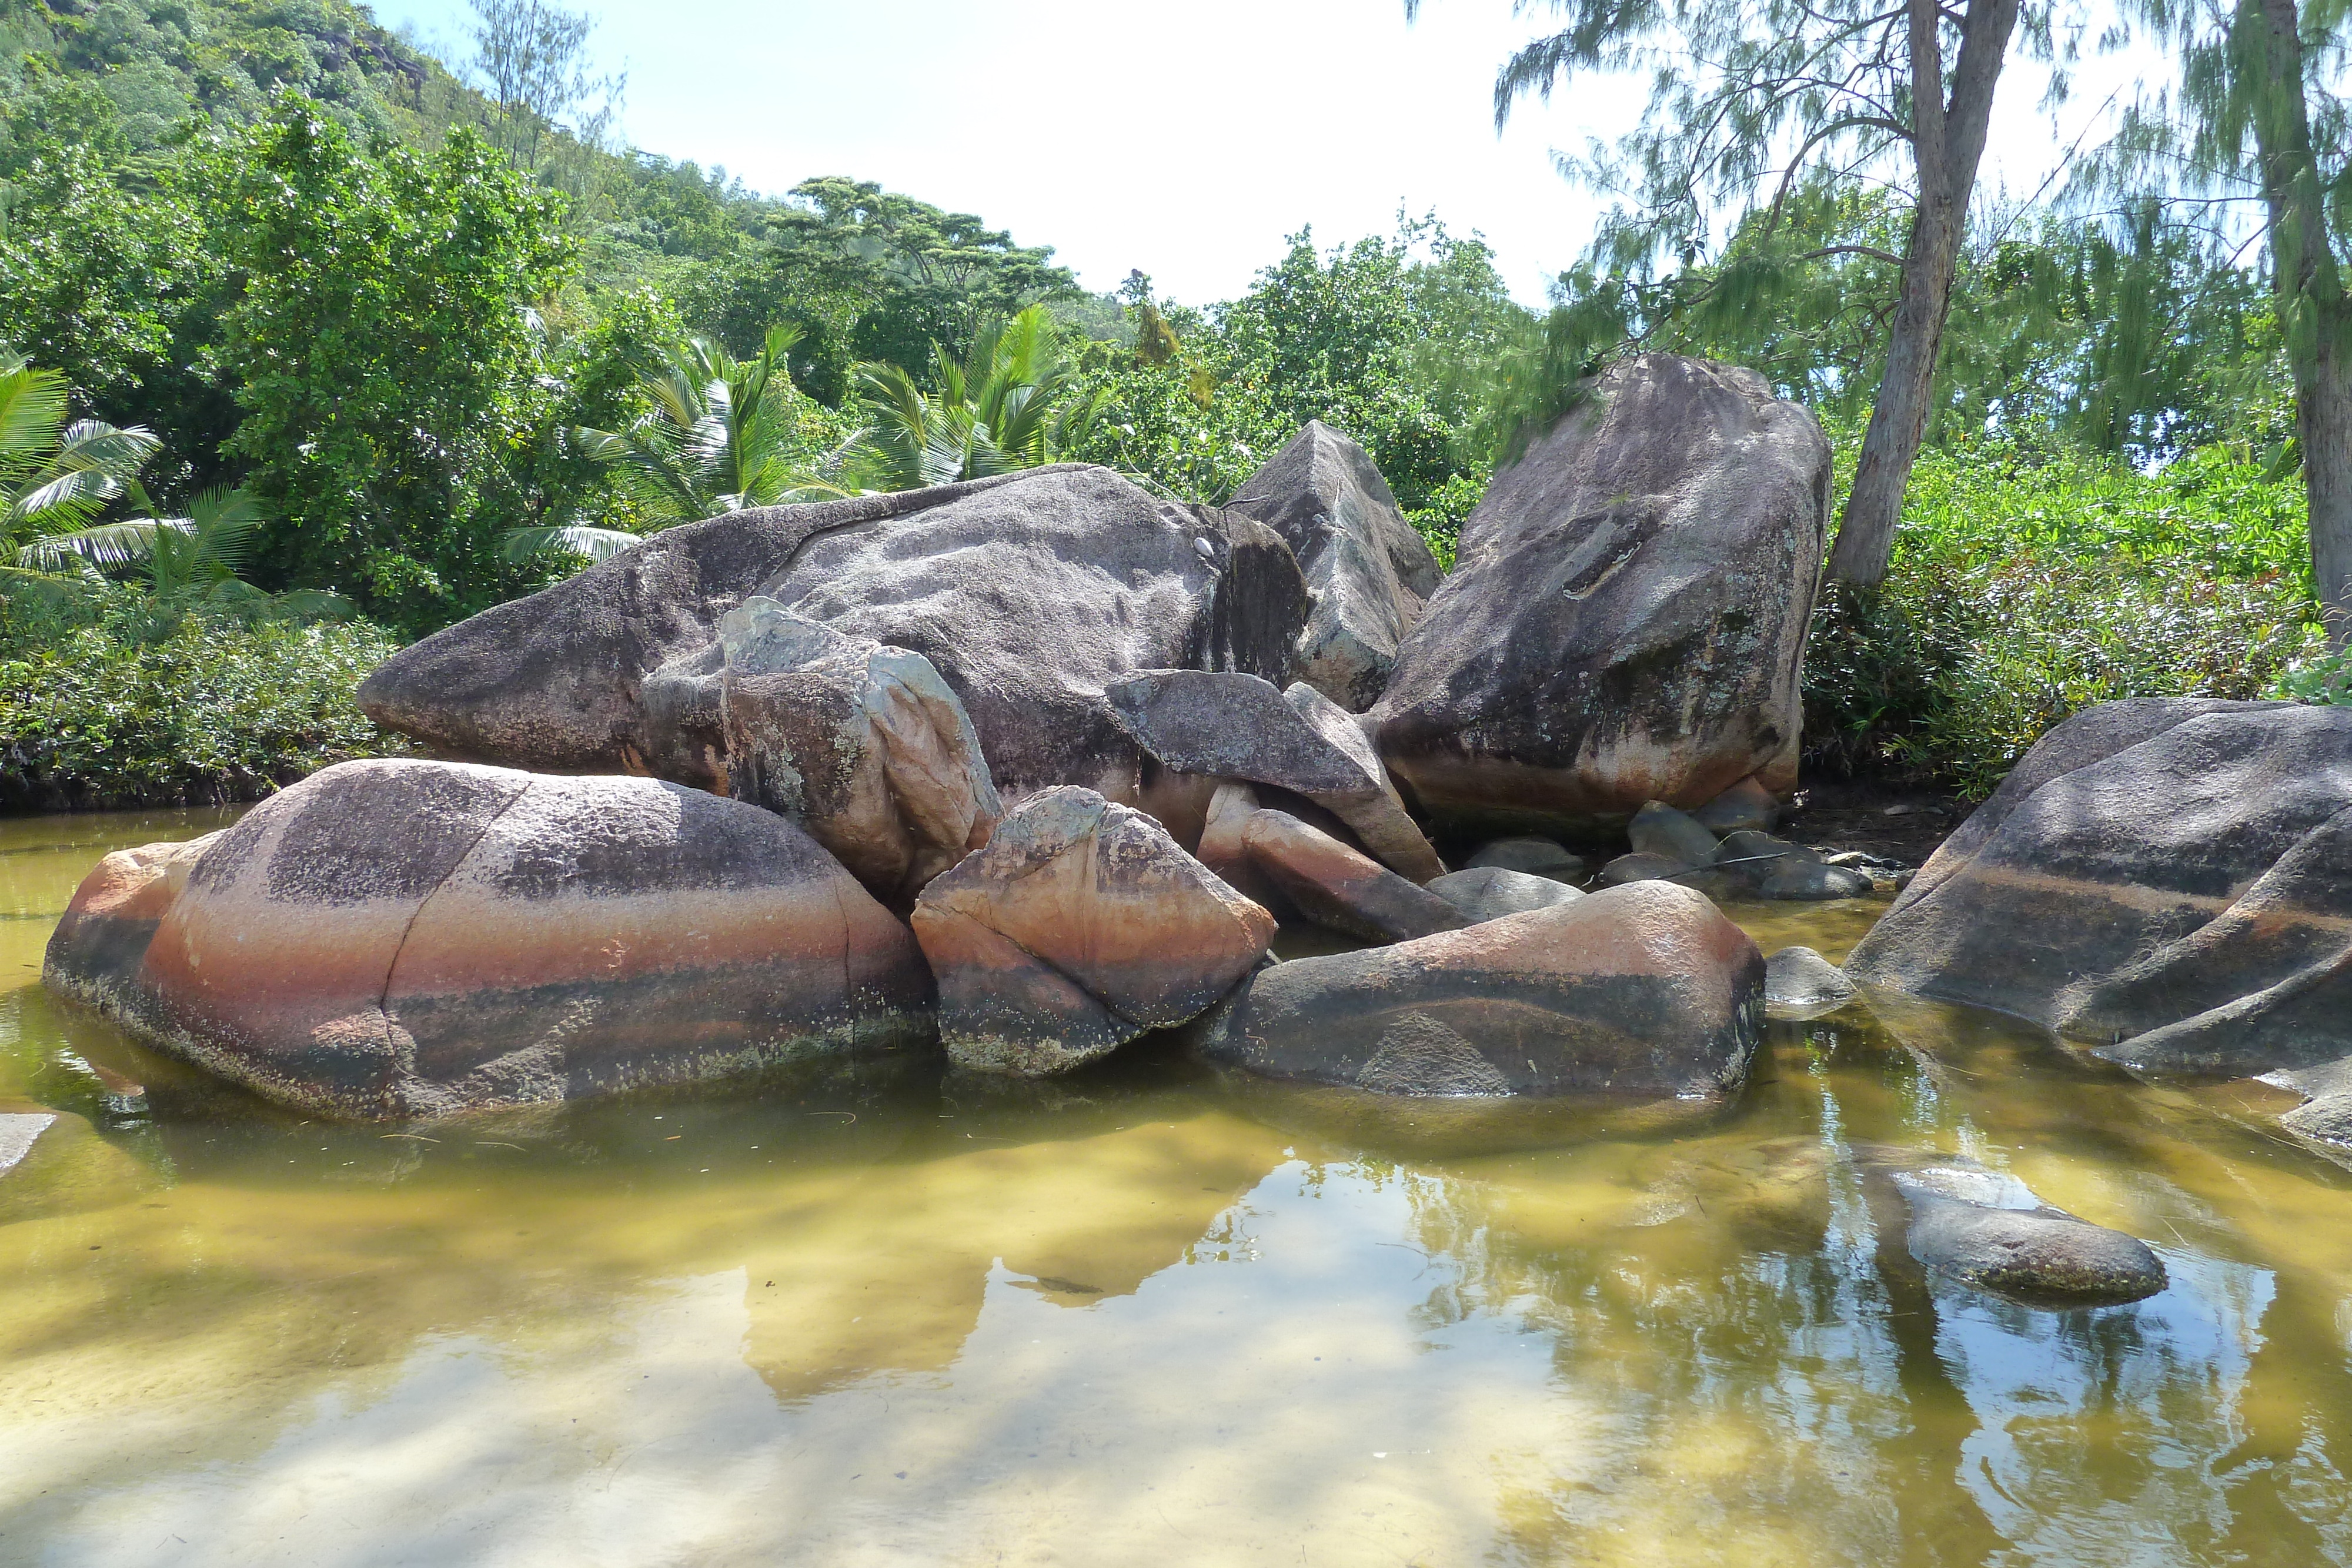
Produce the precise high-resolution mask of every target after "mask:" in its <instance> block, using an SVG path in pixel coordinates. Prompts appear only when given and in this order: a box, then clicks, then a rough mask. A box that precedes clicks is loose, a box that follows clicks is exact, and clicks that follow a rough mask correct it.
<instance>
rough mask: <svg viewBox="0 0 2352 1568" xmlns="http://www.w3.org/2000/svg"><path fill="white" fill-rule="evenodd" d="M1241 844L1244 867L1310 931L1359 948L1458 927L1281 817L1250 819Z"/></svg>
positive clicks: (1417, 891) (1420, 897)
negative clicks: (1326, 932)
mask: <svg viewBox="0 0 2352 1568" xmlns="http://www.w3.org/2000/svg"><path fill="white" fill-rule="evenodd" d="M1242 844H1243V848H1244V851H1245V852H1247V854H1248V856H1249V860H1250V863H1251V864H1252V865H1253V866H1255V867H1256V869H1257V870H1258V871H1259V872H1260V873H1263V874H1264V875H1265V878H1266V880H1267V881H1269V882H1271V883H1273V884H1274V885H1275V887H1276V889H1278V890H1279V891H1280V892H1281V894H1282V895H1283V896H1284V897H1285V898H1286V899H1287V900H1288V901H1289V902H1290V904H1293V905H1295V906H1296V907H1297V910H1298V912H1299V913H1300V914H1302V915H1306V916H1307V919H1309V920H1312V921H1314V922H1315V923H1316V924H1317V925H1327V926H1328V927H1330V928H1331V929H1332V930H1334V931H1339V932H1344V933H1346V934H1347V935H1349V936H1360V937H1362V938H1363V939H1364V940H1365V941H1367V942H1400V941H1404V940H1406V939H1408V938H1411V937H1414V936H1428V935H1429V934H1430V933H1431V932H1433V931H1452V930H1454V929H1456V928H1458V927H1460V926H1461V925H1465V924H1466V922H1465V919H1464V917H1463V916H1462V915H1461V914H1460V913H1459V912H1457V911H1456V910H1455V909H1454V905H1452V904H1448V903H1447V902H1446V901H1445V900H1444V899H1443V898H1440V897H1439V896H1438V895H1437V894H1433V893H1432V892H1430V891H1429V890H1428V889H1426V888H1423V887H1416V886H1415V885H1413V884H1412V883H1410V882H1408V881H1406V880H1405V879H1404V878H1403V877H1401V876H1399V875H1397V873H1394V872H1392V871H1391V870H1389V869H1388V868H1387V867H1386V866H1383V865H1381V863H1380V862H1377V861H1374V860H1372V859H1371V858H1370V856H1368V855H1361V854H1359V853H1357V852H1355V851H1354V850H1351V849H1349V847H1348V846H1347V845H1345V844H1343V843H1341V842H1340V841H1339V840H1337V839H1335V838H1333V837H1331V835H1330V834H1328V833H1326V832H1322V831H1318V829H1315V828H1313V827H1310V826H1308V825H1307V823H1305V822H1302V821H1299V820H1298V819H1297V818H1296V817H1294V816H1292V815H1290V813H1289V812H1287V811H1272V810H1261V811H1257V812H1255V813H1253V814H1252V815H1251V817H1250V819H1249V821H1247V822H1245V823H1244V825H1243V828H1242Z"/></svg>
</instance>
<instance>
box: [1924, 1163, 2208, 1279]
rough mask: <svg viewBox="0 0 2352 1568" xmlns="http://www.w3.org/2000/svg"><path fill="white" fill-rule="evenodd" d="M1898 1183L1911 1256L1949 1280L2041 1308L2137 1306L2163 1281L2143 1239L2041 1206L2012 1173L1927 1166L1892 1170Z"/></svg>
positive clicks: (2159, 1263)
mask: <svg viewBox="0 0 2352 1568" xmlns="http://www.w3.org/2000/svg"><path fill="white" fill-rule="evenodd" d="M1895 1186H1896V1187H1897V1188H1898V1189H1899V1190H1900V1191H1901V1192H1902V1194H1903V1197H1904V1201H1905V1202H1906V1203H1907V1204H1908V1205H1909V1206H1910V1209H1911V1228H1910V1231H1909V1234H1908V1237H1907V1241H1908V1245H1909V1247H1910V1249H1911V1255H1912V1256H1913V1257H1914V1258H1916V1259H1917V1260H1919V1261H1920V1263H1921V1264H1922V1265H1924V1266H1925V1267H1926V1268H1927V1269H1929V1270H1933V1271H1934V1272H1936V1273H1937V1274H1940V1275H1943V1276H1944V1277H1945V1278H1947V1279H1951V1280H1957V1281H1960V1282H1961V1283H1963V1284H1969V1285H1977V1286H1981V1287H1983V1288H1984V1289H1986V1290H1990V1291H1999V1292H2000V1293H2001V1294H2003V1295H2006V1296H2011V1297H2015V1298H2017V1299H2019V1300H2021V1301H2027V1302H2029V1303H2032V1304H2034V1305H2044V1306H2100V1305H2115V1304H2120V1303H2122V1302H2125V1301H2139V1300H2140V1299H2142V1298H2143V1297H2147V1296H2152V1295H2154V1294H2156V1292H2157V1291H2161V1290H2163V1289H2164V1287H2165V1284H2166V1282H2167V1281H2166V1275H2165V1271H2164V1263H2163V1261H2162V1260H2160V1259H2158V1257H2157V1255H2156V1254H2155V1253H2154V1252H2152V1251H2150V1250H2149V1249H2148V1248H2147V1244H2146V1243H2145V1242H2143V1241H2141V1240H2139V1239H2137V1237H2131V1236H2126V1235H2125V1234H2124V1233H2123V1232H2122V1231H2120V1230H2110V1229H2108V1228H2106V1227H2105V1226H2104V1225H2094V1224H2092V1223H2091V1222H2090V1221H2089V1220H2087V1219H2077V1218H2075V1217H2074V1216H2073V1215H2071V1214H2068V1213H2067V1212H2066V1211H2065V1210H2063V1209H2060V1208H2052V1207H2049V1206H2047V1205H2045V1204H2041V1203H2039V1202H2038V1201H2037V1200H2036V1199H2035V1198H2034V1197H2033V1195H2032V1193H2031V1192H2030V1191H2028V1190H2027V1189H2026V1188H2025V1186H2024V1185H2023V1184H2022V1183H2021V1182H2018V1181H2017V1180H2016V1179H2015V1178H2013V1177H2006V1176H2000V1175H1999V1174H1997V1173H1995V1172H1991V1171H1974V1170H1963V1169H1957V1168H1951V1167H1929V1168H1926V1169H1921V1170H1914V1171H1898V1172H1896V1173H1895ZM2024 1205H2031V1206H2032V1207H2023V1206H2024Z"/></svg>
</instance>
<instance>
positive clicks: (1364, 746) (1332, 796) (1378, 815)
mask: <svg viewBox="0 0 2352 1568" xmlns="http://www.w3.org/2000/svg"><path fill="white" fill-rule="evenodd" d="M1105 695H1107V696H1108V699H1109V702H1110V705H1111V710H1112V712H1113V713H1114V714H1116V715H1117V716H1118V720H1119V723H1120V725H1121V726H1122V727H1124V728H1125V729H1126V730H1127V732H1128V733H1129V735H1131V736H1133V737H1135V739H1136V742H1137V744H1139V745H1140V746H1141V747H1143V748H1144V750H1145V751H1147V752H1149V753H1150V755H1151V756H1152V757H1153V758H1156V759H1157V760H1159V761H1160V763H1162V764H1164V765H1165V766H1167V767H1169V768H1176V769H1179V770H1180V771H1182V772H1185V773H1192V774H1202V775H1209V776H1213V777H1218V778H1224V779H1246V780H1248V781H1250V782H1253V783H1257V784H1264V785H1268V786H1271V787H1273V788H1275V789H1286V790H1288V791H1290V792H1291V793H1292V794H1294V795H1297V796H1299V797H1301V798H1302V799H1305V800H1310V801H1313V802H1314V803H1315V804H1316V805H1318V806H1320V807H1322V808H1323V809H1325V810H1328V811H1329V812H1331V814H1332V815H1334V816H1336V817H1338V818H1339V820H1340V821H1343V822H1345V823H1346V824H1347V825H1348V828H1349V831H1352V832H1353V833H1355V835H1356V837H1357V838H1358V840H1359V841H1361V842H1362V844H1363V846H1364V848H1365V850H1366V851H1367V852H1369V853H1370V854H1371V855H1372V856H1373V858H1375V859H1377V860H1378V861H1380V862H1381V863H1382V864H1383V865H1386V866H1387V867H1388V868H1389V869H1390V870H1391V871H1394V872H1395V873H1398V874H1399V875H1401V876H1403V877H1406V878H1408V879H1410V880H1412V881H1413V882H1416V883H1424V882H1427V881H1428V880H1429V879H1430V878H1432V877H1433V876H1437V875H1439V874H1441V873H1444V870H1445V866H1444V862H1441V861H1440V860H1439V859H1438V858H1437V852H1436V851H1435V850H1433V849H1432V848H1430V844H1429V840H1428V839H1427V838H1426V837H1424V836H1423V833H1422V831H1421V829H1420V827H1419V826H1418V825H1416V824H1415V823H1414V821H1413V820H1412V817H1410V816H1408V815H1407V814H1406V812H1405V809H1404V802H1403V801H1402V800H1399V799H1398V798H1397V792H1396V788H1395V786H1394V785H1392V784H1391V783H1390V782H1389V776H1388V770H1387V769H1386V768H1382V767H1381V759H1380V758H1379V757H1377V756H1376V755H1374V754H1373V751H1372V747H1371V743H1370V741H1369V740H1368V739H1366V738H1365V737H1364V733H1363V731H1362V729H1361V728H1360V727H1358V725H1357V723H1356V721H1355V720H1354V719H1353V718H1352V717H1350V716H1349V715H1347V714H1346V713H1344V712H1342V711H1340V709H1339V708H1338V707H1337V706H1334V705H1333V704H1332V702H1331V700H1330V699H1329V698H1328V697H1326V696H1325V695H1323V694H1322V693H1320V692H1318V691H1317V690H1316V689H1315V688H1314V687H1312V686H1310V685H1307V684H1306V683H1304V682H1299V683H1297V684H1295V685H1292V686H1291V688H1290V689H1289V690H1288V691H1287V692H1281V691H1276V689H1275V688H1274V686H1273V685H1271V684H1270V683H1268V682H1266V681H1263V680H1260V679H1258V678H1257V677H1256V676H1255V675H1250V674H1240V673H1238V672H1232V673H1227V672H1211V671H1205V670H1152V671H1147V672H1145V673H1144V674H1139V675H1134V676H1130V677H1129V678H1128V679H1127V680H1124V681H1120V682H1118V684H1116V685H1112V686H1110V687H1108V690H1107V692H1106V694H1105Z"/></svg>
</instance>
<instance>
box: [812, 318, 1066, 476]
mask: <svg viewBox="0 0 2352 1568" xmlns="http://www.w3.org/2000/svg"><path fill="white" fill-rule="evenodd" d="M931 373H932V377H933V379H934V380H935V382H937V383H938V390H937V391H935V392H924V391H923V389H922V388H921V387H919V386H918V385H917V384H916V382H915V379H914V377H912V376H910V375H908V373H907V372H906V371H904V370H902V369H901V368H899V367H898V366H897V365H884V364H867V365H861V366H859V367H858V371H857V375H858V382H859V384H860V400H861V402H863V403H864V405H865V408H866V413H867V414H868V415H869V416H870V417H871V418H872V419H873V422H874V428H873V429H872V431H871V432H870V433H868V434H866V436H865V437H863V438H862V439H861V440H859V441H857V442H856V444H854V446H853V447H852V448H851V450H850V455H849V468H850V472H851V473H853V474H854V475H856V477H857V478H858V479H859V480H860V481H861V482H862V483H863V484H864V485H865V486H866V487H868V488H871V489H876V490H913V489H918V488H920V487H921V486H926V485H946V484H950V483H952V482H954V481H955V480H958V479H976V478H979V477H981V476H983V475H988V474H1003V473H1005V472H1007V471H1009V470H1011V469H1014V468H1033V467H1035V466H1036V465H1039V464H1044V463H1052V462H1055V461H1056V460H1058V458H1059V457H1060V455H1061V454H1062V453H1064V452H1065V451H1066V450H1068V448H1069V447H1070V445H1071V444H1073V443H1074V442H1076V440H1077V439H1078V438H1079V437H1080V436H1081V435H1082V434H1084V432H1085V431H1086V429H1087V427H1088V426H1089V425H1091V424H1092V423H1094V420H1095V418H1096V416H1097V414H1098V413H1100V411H1101V408H1102V402H1103V394H1102V393H1101V392H1097V393H1096V395H1095V396H1093V397H1092V398H1087V399H1080V398H1078V396H1077V395H1076V394H1077V384H1076V377H1075V376H1074V374H1073V373H1072V371H1071V368H1070V366H1069V364H1068V363H1067V362H1066V361H1065V360H1064V359H1063V358H1062V355H1061V350H1060V347H1059V345H1058V344H1057V343H1056V342H1055V332H1054V324H1053V321H1052V319H1051V318H1049V317H1048V316H1047V315H1046V313H1045V307H1044V306H1042V305H1033V306H1031V307H1030V308H1028V309H1026V310H1024V311H1022V312H1021V313H1020V314H1019V315H1017V316H1015V317H1013V319H1012V320H1010V321H1008V322H1005V323H1003V325H1001V326H998V327H994V328H990V329H984V330H982V332H981V334H980V336H979V337H978V339H976V340H974V341H973V343H972V347H971V355H970V356H969V357H968V358H967V359H966V360H965V361H964V362H963V363H961V364H958V363H957V362H956V361H955V360H954V359H953V358H952V357H951V356H950V354H949V353H948V351H947V350H945V349H943V348H941V347H940V345H939V344H937V343H933V344H932V345H931Z"/></svg>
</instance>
